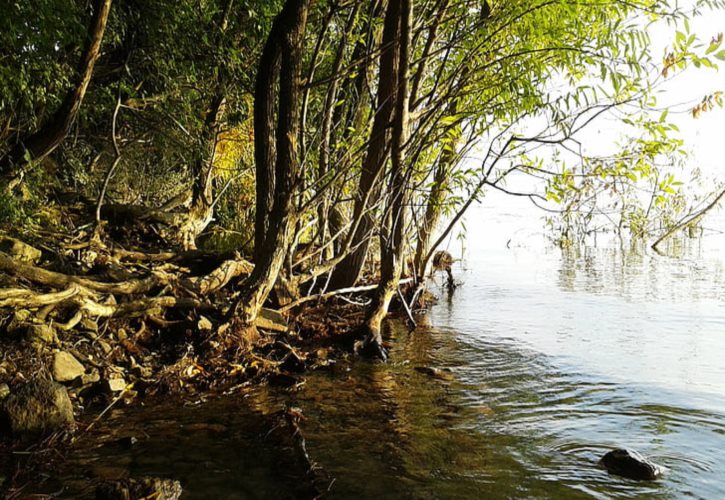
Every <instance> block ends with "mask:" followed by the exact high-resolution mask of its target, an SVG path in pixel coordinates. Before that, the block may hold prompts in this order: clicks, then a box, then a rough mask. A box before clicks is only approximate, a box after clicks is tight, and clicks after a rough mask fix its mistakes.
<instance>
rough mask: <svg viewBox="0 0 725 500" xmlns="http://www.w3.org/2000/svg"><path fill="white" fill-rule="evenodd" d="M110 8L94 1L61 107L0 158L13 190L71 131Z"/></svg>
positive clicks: (106, 3) (1, 169)
mask: <svg viewBox="0 0 725 500" xmlns="http://www.w3.org/2000/svg"><path fill="white" fill-rule="evenodd" d="M110 10H111V0H95V1H94V2H93V17H92V19H91V24H90V27H89V29H88V39H87V40H86V45H85V48H84V49H83V56H82V57H81V61H80V64H79V66H78V80H77V82H76V85H75V87H74V88H73V89H72V90H71V91H70V93H68V95H67V96H66V98H65V100H64V101H63V103H62V104H61V106H60V108H58V110H57V111H56V112H55V113H54V114H53V116H51V117H50V119H49V120H48V121H47V122H46V123H45V124H44V125H43V126H42V127H41V128H40V129H39V130H38V131H36V132H35V133H34V134H31V135H29V136H27V137H24V138H20V139H19V140H18V143H17V144H16V145H15V147H14V148H13V149H12V150H10V152H9V153H8V154H7V155H5V157H4V158H2V160H0V174H1V175H2V176H3V177H4V179H5V181H6V182H7V189H8V190H12V189H13V188H15V186H17V185H18V184H19V183H20V182H22V179H23V176H24V175H25V172H26V171H27V169H28V168H30V166H31V165H32V164H33V163H36V162H39V161H41V160H43V158H45V157H46V156H48V155H49V154H50V153H52V152H53V151H54V150H55V148H57V147H58V146H59V145H60V143H61V142H63V139H65V138H66V136H67V135H68V133H69V132H70V128H71V126H72V125H73V123H74V122H75V120H76V118H77V117H78V112H79V111H80V108H81V103H82V102H83V97H84V96H85V95H86V90H87V89H88V85H89V84H90V82H91V77H92V76H93V67H94V66H95V64H96V61H97V60H98V56H99V55H100V53H101V42H102V41H103V33H104V31H105V29H106V22H107V21H108V14H109V12H110Z"/></svg>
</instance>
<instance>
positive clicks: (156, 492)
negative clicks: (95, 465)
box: [96, 477, 182, 500]
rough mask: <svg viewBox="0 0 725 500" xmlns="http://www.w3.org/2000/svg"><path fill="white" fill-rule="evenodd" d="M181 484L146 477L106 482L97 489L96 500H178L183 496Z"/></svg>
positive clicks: (170, 480) (169, 480)
mask: <svg viewBox="0 0 725 500" xmlns="http://www.w3.org/2000/svg"><path fill="white" fill-rule="evenodd" d="M181 492H182V490H181V483H180V482H179V481H175V480H173V479H160V478H156V477H144V478H139V479H121V480H118V481H112V482H106V483H103V484H100V485H99V486H98V488H96V500H136V499H140V498H153V499H155V500H176V499H178V498H179V497H180V496H181Z"/></svg>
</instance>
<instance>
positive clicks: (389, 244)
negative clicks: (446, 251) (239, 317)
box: [363, 0, 411, 358]
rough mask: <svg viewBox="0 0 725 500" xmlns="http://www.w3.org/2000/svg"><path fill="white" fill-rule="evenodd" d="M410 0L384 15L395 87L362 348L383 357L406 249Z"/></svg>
mask: <svg viewBox="0 0 725 500" xmlns="http://www.w3.org/2000/svg"><path fill="white" fill-rule="evenodd" d="M410 11H411V6H410V0H401V1H400V2H391V3H390V6H389V7H388V12H387V15H386V23H387V22H388V19H387V16H391V17H393V18H394V20H391V24H392V22H395V21H397V22H396V24H397V26H398V29H399V37H397V38H398V40H399V42H398V43H399V50H398V51H397V52H398V64H397V86H396V89H395V94H394V101H395V115H394V120H393V134H392V155H391V160H392V161H391V172H390V185H389V198H388V199H389V203H388V204H389V206H388V207H387V208H386V210H385V217H384V218H383V222H382V226H381V230H380V284H379V285H378V288H377V290H376V291H375V295H374V297H373V302H372V303H371V305H370V308H369V309H368V313H367V317H366V321H365V331H366V338H365V340H364V341H363V350H364V351H366V352H367V353H369V354H374V355H377V356H379V357H382V358H385V357H386V354H385V350H384V348H383V342H382V336H381V326H382V321H383V319H384V318H385V316H386V315H387V313H388V307H389V305H390V301H391V299H392V298H393V295H394V294H395V292H396V291H397V290H398V285H399V282H400V275H401V272H402V267H403V266H402V264H403V258H404V256H405V250H406V231H407V223H406V219H407V217H406V214H407V198H408V192H407V191H408V190H407V174H406V171H405V161H406V143H407V141H408V122H409V97H408V87H409V83H408V80H409V77H408V72H409V58H410V19H411V12H410Z"/></svg>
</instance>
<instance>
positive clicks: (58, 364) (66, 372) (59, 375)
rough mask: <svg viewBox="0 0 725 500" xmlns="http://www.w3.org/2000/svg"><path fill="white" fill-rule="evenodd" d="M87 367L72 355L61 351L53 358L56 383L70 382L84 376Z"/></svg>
mask: <svg viewBox="0 0 725 500" xmlns="http://www.w3.org/2000/svg"><path fill="white" fill-rule="evenodd" d="M85 372H86V369H85V367H84V366H83V365H82V364H81V363H80V361H78V360H77V359H76V358H74V357H73V355H72V354H70V353H68V352H65V351H60V352H56V353H55V356H53V379H55V381H56V382H70V381H71V380H75V379H77V378H78V377H80V376H82V375H83V374H84V373H85Z"/></svg>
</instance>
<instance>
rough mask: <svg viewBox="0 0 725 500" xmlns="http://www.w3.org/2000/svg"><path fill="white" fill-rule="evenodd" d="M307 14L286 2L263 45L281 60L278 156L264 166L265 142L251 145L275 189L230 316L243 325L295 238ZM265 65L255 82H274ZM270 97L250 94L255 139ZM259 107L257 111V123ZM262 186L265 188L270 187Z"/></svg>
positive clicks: (303, 5)
mask: <svg viewBox="0 0 725 500" xmlns="http://www.w3.org/2000/svg"><path fill="white" fill-rule="evenodd" d="M307 11H308V0H287V2H286V3H285V5H284V7H283V9H282V12H280V14H279V15H278V16H277V18H276V19H275V21H274V24H273V26H272V31H271V32H270V35H269V38H268V40H267V45H266V46H265V53H267V55H268V56H270V55H271V56H274V55H275V54H279V59H280V70H279V111H278V119H277V128H276V137H275V140H276V146H277V154H276V159H275V161H274V164H273V165H271V164H269V163H268V162H269V160H270V158H269V155H268V153H269V152H270V151H269V148H268V146H269V142H268V140H264V139H262V140H261V141H260V142H255V148H258V147H261V150H257V149H255V158H256V160H257V161H258V162H260V163H258V164H257V172H258V173H259V172H260V171H262V172H265V173H266V174H268V173H270V172H273V173H274V189H273V191H272V193H273V205H272V208H271V211H270V212H269V218H268V229H267V230H266V231H264V232H263V233H262V234H261V235H257V236H258V240H261V241H262V244H261V246H257V248H256V249H255V258H256V260H255V267H254V270H253V271H252V273H251V274H250V275H249V277H248V278H247V279H246V280H245V282H244V283H243V285H242V290H241V294H240V299H239V301H238V302H237V304H236V305H235V307H234V312H235V314H236V315H237V316H238V318H239V319H240V320H241V322H242V323H243V324H244V325H251V324H253V322H254V320H255V319H256V317H257V315H258V314H259V311H260V309H261V308H262V305H263V304H264V301H265V300H266V299H267V297H268V296H269V293H270V292H271V291H272V289H273V287H274V283H275V281H276V280H277V277H278V275H279V272H280V270H281V269H282V265H283V264H284V258H285V255H286V252H287V249H288V248H289V246H290V243H291V241H292V237H293V236H294V228H295V222H296V220H297V214H296V211H295V206H294V193H295V188H296V185H297V183H298V182H299V170H300V165H299V152H298V144H297V138H298V137H299V127H300V101H301V69H302V47H303V43H304V32H305V26H306V23H307ZM272 45H277V47H273V46H272ZM271 59H274V57H271ZM269 62H270V57H267V58H266V59H265V58H264V57H263V58H262V62H261V64H260V68H259V72H260V77H259V78H258V80H257V81H258V82H261V81H265V80H267V81H268V82H269V83H270V84H274V83H276V82H274V81H271V80H269V78H268V77H269V76H270V75H269V73H270V70H271V69H272V68H270V66H268V65H266V64H268V63H269ZM272 72H273V71H272ZM270 87H271V85H270ZM257 90H258V91H260V90H263V89H260V88H258V89H257ZM269 97H270V93H268V92H266V91H264V92H257V93H256V94H255V140H256V139H257V137H256V136H257V135H258V134H259V135H260V137H262V138H267V139H268V138H269V135H270V131H269V122H270V119H271V116H270V115H269V114H267V113H268V112H269V111H270V110H271V109H272V106H273V103H271V102H269V101H268V99H269ZM258 107H259V109H261V110H262V111H260V114H259V118H260V119H259V120H258V119H257V116H258V115H257V108H258ZM258 182H259V181H258ZM266 186H267V187H268V188H269V184H266ZM258 188H259V183H258ZM257 194H258V200H260V199H261V200H262V201H263V203H264V204H266V203H267V199H268V198H269V194H268V193H266V192H264V191H258V193H257ZM260 208H263V207H259V206H258V210H259V209H260ZM258 240H257V241H258Z"/></svg>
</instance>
